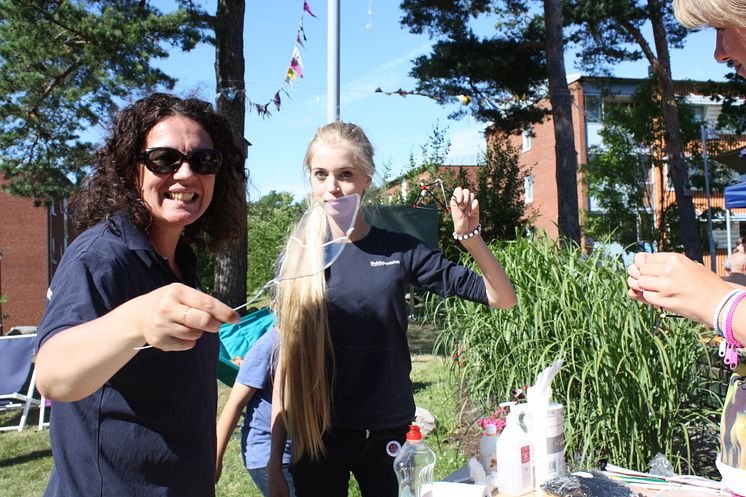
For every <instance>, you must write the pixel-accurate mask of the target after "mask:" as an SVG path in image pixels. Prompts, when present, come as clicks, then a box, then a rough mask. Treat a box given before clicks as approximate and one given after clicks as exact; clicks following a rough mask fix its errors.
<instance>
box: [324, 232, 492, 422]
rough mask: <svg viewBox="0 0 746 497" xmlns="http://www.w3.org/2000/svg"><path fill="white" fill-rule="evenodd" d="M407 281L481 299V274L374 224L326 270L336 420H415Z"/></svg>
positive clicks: (484, 299)
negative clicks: (408, 325)
mask: <svg viewBox="0 0 746 497" xmlns="http://www.w3.org/2000/svg"><path fill="white" fill-rule="evenodd" d="M410 284H412V285H414V286H417V287H421V288H424V289H426V290H429V291H432V292H435V293H437V294H438V295H440V296H442V297H447V296H451V295H458V296H460V297H462V298H466V299H468V300H472V301H475V302H481V303H483V304H486V303H487V293H486V289H485V286H484V282H483V280H482V277H481V276H480V275H478V274H476V273H474V272H472V271H470V270H469V269H467V268H465V267H463V266H459V265H457V264H454V263H452V262H450V261H449V260H447V259H446V258H445V257H444V256H443V254H442V253H441V252H439V251H436V250H432V249H430V248H428V247H427V246H426V245H425V244H424V243H422V242H421V241H419V240H417V239H416V238H413V237H411V236H409V235H406V234H403V233H394V232H390V231H386V230H382V229H379V228H376V227H373V228H371V231H370V233H369V234H368V235H367V236H366V237H365V238H363V239H362V240H359V241H357V242H355V243H351V244H348V245H346V246H345V248H344V250H343V251H342V254H341V255H340V256H339V258H338V259H337V260H336V261H335V262H334V264H332V265H331V266H330V268H329V269H328V272H327V287H328V309H329V327H330V331H331V338H332V343H333V346H334V360H335V367H336V369H335V377H334V384H333V385H334V386H333V389H332V392H333V406H332V409H333V410H332V412H333V421H332V424H333V425H334V426H336V427H340V428H366V429H374V430H375V429H382V428H389V427H393V426H399V425H403V424H407V423H409V422H411V420H412V419H413V418H414V411H415V405H414V397H413V393H412V382H411V380H410V378H409V374H410V372H411V369H412V364H411V360H410V355H409V344H408V341H407V305H406V300H405V294H406V292H407V289H408V285H410Z"/></svg>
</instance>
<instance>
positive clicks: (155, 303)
mask: <svg viewBox="0 0 746 497" xmlns="http://www.w3.org/2000/svg"><path fill="white" fill-rule="evenodd" d="M124 306H127V307H128V310H131V311H132V314H131V315H132V317H133V318H134V321H135V322H134V324H135V328H136V329H137V330H138V331H139V332H140V334H141V335H142V338H143V339H144V342H145V343H147V344H149V345H152V346H153V347H155V348H158V349H161V350H166V351H180V350H189V349H191V348H192V347H194V345H195V343H196V341H197V340H198V339H199V338H200V337H201V336H202V334H203V333H204V332H205V331H207V332H211V333H216V332H217V331H218V329H219V328H220V326H221V325H222V324H223V323H238V322H239V320H240V316H239V315H238V313H237V312H236V311H234V310H233V309H231V308H230V307H228V306H227V305H225V304H224V303H222V302H220V301H219V300H218V299H216V298H214V297H211V296H210V295H207V294H206V293H203V292H201V291H199V290H195V289H194V288H191V287H189V286H186V285H183V284H181V283H173V284H170V285H167V286H164V287H161V288H158V289H156V290H153V291H152V292H150V293H147V294H145V295H141V296H139V297H137V298H134V299H132V300H130V301H129V302H127V303H126V304H124ZM124 306H122V307H124Z"/></svg>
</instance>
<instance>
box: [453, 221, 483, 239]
mask: <svg viewBox="0 0 746 497" xmlns="http://www.w3.org/2000/svg"><path fill="white" fill-rule="evenodd" d="M481 232H482V225H481V224H478V225H477V227H476V228H474V230H473V231H470V232H468V233H465V234H463V235H459V234H458V233H456V232H455V231H454V232H453V239H454V240H459V241H461V240H466V239H467V238H471V237H473V236H475V235H478V234H480V233H481Z"/></svg>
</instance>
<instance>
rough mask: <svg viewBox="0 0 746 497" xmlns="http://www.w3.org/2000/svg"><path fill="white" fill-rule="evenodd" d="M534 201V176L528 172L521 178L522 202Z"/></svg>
mask: <svg viewBox="0 0 746 497" xmlns="http://www.w3.org/2000/svg"><path fill="white" fill-rule="evenodd" d="M533 201H534V177H533V176H531V175H530V174H529V175H527V176H526V177H525V178H523V203H524V204H530V203H531V202H533Z"/></svg>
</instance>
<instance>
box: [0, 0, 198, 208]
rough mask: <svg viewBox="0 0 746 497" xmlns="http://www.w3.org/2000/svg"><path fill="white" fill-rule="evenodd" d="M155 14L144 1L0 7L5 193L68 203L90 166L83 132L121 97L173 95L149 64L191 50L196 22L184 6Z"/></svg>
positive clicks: (32, 1)
mask: <svg viewBox="0 0 746 497" xmlns="http://www.w3.org/2000/svg"><path fill="white" fill-rule="evenodd" d="M181 5H182V8H179V9H178V10H176V11H174V12H172V13H169V14H163V13H161V12H160V11H159V10H158V9H156V8H155V7H153V6H151V5H150V4H149V3H148V2H143V1H135V0H118V1H116V2H114V1H78V2H71V1H54V2H47V1H41V0H0V19H2V22H0V40H2V43H0V69H1V70H0V150H2V152H1V153H0V171H2V173H3V174H4V177H5V179H6V180H7V183H6V184H5V185H4V188H6V189H7V191H9V192H10V193H12V194H16V195H23V196H28V197H32V198H35V199H37V200H40V201H48V200H50V199H52V198H59V197H62V196H66V195H68V194H69V193H70V192H71V191H72V190H73V189H74V188H75V187H76V186H77V185H78V184H79V183H80V181H81V180H82V178H83V177H84V175H85V172H86V168H87V166H88V165H90V159H89V157H90V153H91V150H92V147H93V145H92V144H91V143H90V142H89V141H88V137H87V136H86V132H87V130H89V129H91V128H94V127H95V126H97V125H100V124H101V123H102V122H103V121H105V120H107V119H108V117H109V115H110V114H111V113H112V112H114V111H115V110H116V108H117V102H118V101H119V100H121V99H125V98H126V99H129V98H131V96H132V95H133V93H134V94H138V93H146V92H150V91H152V90H153V89H156V88H159V87H165V88H172V87H173V85H174V82H175V81H174V79H173V78H172V77H170V76H168V75H167V74H165V73H163V72H162V71H161V70H159V69H157V68H155V67H153V66H152V63H153V61H154V60H156V59H159V58H163V57H166V56H168V51H169V46H173V47H179V48H181V49H183V50H189V49H191V48H192V47H194V46H195V44H196V43H197V42H199V41H200V40H202V39H203V37H204V36H203V28H204V27H205V25H204V21H201V20H199V19H198V15H197V11H196V8H195V7H194V5H193V3H192V2H191V1H182V2H181Z"/></svg>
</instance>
